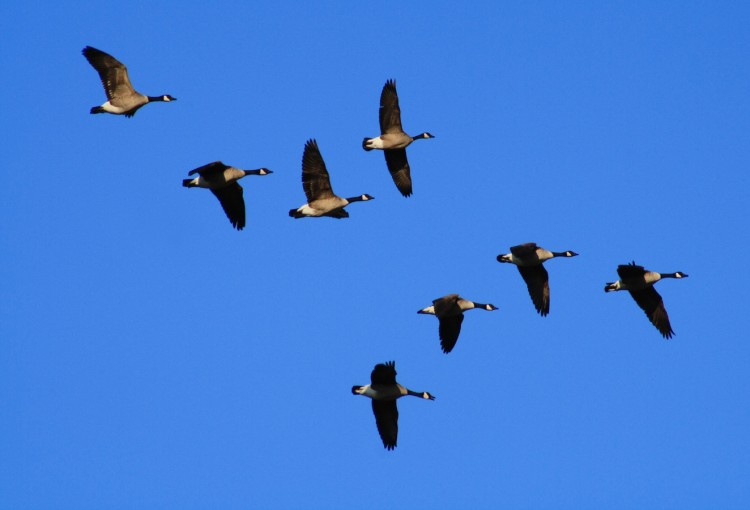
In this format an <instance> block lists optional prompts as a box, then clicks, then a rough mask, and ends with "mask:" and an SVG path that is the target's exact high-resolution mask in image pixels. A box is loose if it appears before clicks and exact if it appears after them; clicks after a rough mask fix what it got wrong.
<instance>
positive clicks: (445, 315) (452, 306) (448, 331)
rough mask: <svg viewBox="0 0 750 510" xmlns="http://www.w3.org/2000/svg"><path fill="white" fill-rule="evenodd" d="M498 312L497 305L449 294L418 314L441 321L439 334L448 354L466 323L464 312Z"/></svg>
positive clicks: (444, 349)
mask: <svg viewBox="0 0 750 510" xmlns="http://www.w3.org/2000/svg"><path fill="white" fill-rule="evenodd" d="M475 308H476V309H480V310H487V311H490V312H491V311H492V310H497V307H496V306H495V305H485V304H482V303H477V302H474V301H469V300H468V299H464V298H462V297H461V296H459V295H458V294H448V295H447V296H443V297H441V298H437V299H435V300H433V301H432V305H430V306H428V307H427V308H422V309H421V310H419V311H418V312H417V313H424V314H430V315H435V316H436V317H437V318H438V320H439V321H440V326H439V329H438V332H439V334H440V347H442V348H443V352H444V353H446V354H448V353H449V352H451V351H452V350H453V347H455V346H456V341H458V335H459V333H461V323H462V322H463V321H464V312H465V311H466V310H472V309H475Z"/></svg>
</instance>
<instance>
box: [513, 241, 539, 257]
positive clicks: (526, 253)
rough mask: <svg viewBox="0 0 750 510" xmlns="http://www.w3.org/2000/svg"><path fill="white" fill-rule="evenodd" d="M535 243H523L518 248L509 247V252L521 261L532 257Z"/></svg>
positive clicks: (535, 247)
mask: <svg viewBox="0 0 750 510" xmlns="http://www.w3.org/2000/svg"><path fill="white" fill-rule="evenodd" d="M536 249H537V245H536V243H524V244H519V245H518V246H511V248H510V252H511V253H512V254H513V255H514V256H516V257H518V258H521V259H525V258H529V257H532V256H533V255H534V254H535V253H536Z"/></svg>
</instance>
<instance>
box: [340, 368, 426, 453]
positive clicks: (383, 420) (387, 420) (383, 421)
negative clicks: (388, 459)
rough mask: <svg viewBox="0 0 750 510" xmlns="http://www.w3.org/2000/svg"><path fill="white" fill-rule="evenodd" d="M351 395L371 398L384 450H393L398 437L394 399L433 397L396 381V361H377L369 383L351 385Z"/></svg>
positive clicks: (396, 411)
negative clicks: (406, 396)
mask: <svg viewBox="0 0 750 510" xmlns="http://www.w3.org/2000/svg"><path fill="white" fill-rule="evenodd" d="M352 394H353V395H364V396H365V397H370V398H371V399H372V412H373V414H375V423H376V424H377V426H378V432H379V433H380V439H382V440H383V446H384V447H385V449H386V450H393V449H394V448H395V447H396V441H397V439H398V408H397V407H396V400H397V399H399V398H401V397H403V396H404V395H412V396H414V397H419V398H423V399H426V400H435V397H434V396H432V395H430V394H429V393H428V392H426V391H411V390H410V389H408V388H405V387H403V386H401V385H400V384H399V383H397V382H396V362H395V361H388V362H387V363H385V364H383V363H378V364H377V365H375V368H374V369H373V371H372V374H370V384H367V385H365V386H352Z"/></svg>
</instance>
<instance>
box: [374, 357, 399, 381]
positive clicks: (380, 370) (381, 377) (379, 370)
mask: <svg viewBox="0 0 750 510" xmlns="http://www.w3.org/2000/svg"><path fill="white" fill-rule="evenodd" d="M370 383H371V384H373V385H377V384H386V385H394V384H396V362H395V361H387V362H385V363H378V364H377V365H375V368H373V369H372V373H371V374H370Z"/></svg>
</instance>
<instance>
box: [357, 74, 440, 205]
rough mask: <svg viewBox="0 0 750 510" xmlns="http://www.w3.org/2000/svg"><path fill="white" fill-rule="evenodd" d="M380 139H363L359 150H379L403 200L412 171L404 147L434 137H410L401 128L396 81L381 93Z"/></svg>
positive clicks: (423, 134) (391, 81)
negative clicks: (383, 155) (415, 141)
mask: <svg viewBox="0 0 750 510" xmlns="http://www.w3.org/2000/svg"><path fill="white" fill-rule="evenodd" d="M379 117H380V136H377V137H375V138H365V139H364V140H363V141H362V148H363V149H364V150H366V151H371V150H373V149H379V150H382V151H383V152H384V154H385V162H386V165H387V166H388V171H389V172H390V174H391V178H392V179H393V182H394V183H395V184H396V187H397V188H398V190H399V191H400V192H401V194H402V195H403V196H405V197H408V196H410V195H411V194H412V183H411V169H410V168H409V161H408V160H407V159H406V148H407V147H408V146H409V145H410V144H411V143H412V142H413V141H414V140H423V139H425V138H435V137H434V136H433V135H431V134H430V133H426V132H425V133H420V134H418V135H416V136H413V137H412V136H409V135H407V134H406V133H404V130H403V128H402V127H401V109H400V108H399V105H398V93H397V92H396V81H395V80H388V81H387V82H385V85H384V86H383V90H382V91H381V93H380V115H379Z"/></svg>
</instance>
